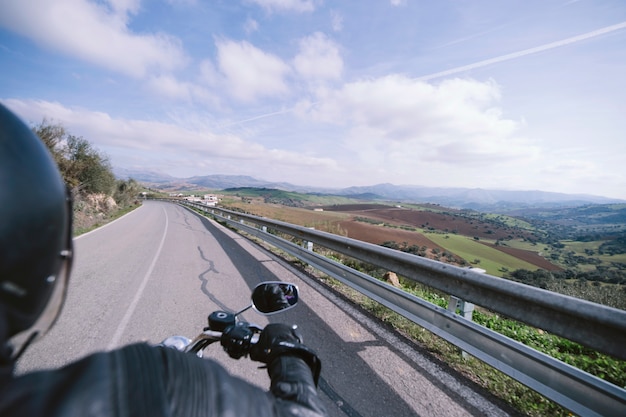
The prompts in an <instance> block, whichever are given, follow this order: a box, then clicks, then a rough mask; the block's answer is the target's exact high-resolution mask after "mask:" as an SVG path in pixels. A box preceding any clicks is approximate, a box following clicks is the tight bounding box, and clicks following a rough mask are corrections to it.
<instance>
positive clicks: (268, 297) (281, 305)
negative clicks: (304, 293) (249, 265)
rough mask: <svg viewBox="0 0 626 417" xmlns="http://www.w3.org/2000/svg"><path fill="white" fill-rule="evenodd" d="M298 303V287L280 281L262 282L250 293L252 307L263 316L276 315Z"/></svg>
mask: <svg viewBox="0 0 626 417" xmlns="http://www.w3.org/2000/svg"><path fill="white" fill-rule="evenodd" d="M297 302H298V287H297V286H296V285H294V284H290V283H288V282H281V281H269V282H262V283H261V284H259V285H257V286H256V287H255V288H254V291H252V306H253V307H254V309H255V310H256V311H258V312H259V313H263V314H272V313H278V312H280V311H284V310H287V309H290V308H292V307H293V306H295V305H296V303H297Z"/></svg>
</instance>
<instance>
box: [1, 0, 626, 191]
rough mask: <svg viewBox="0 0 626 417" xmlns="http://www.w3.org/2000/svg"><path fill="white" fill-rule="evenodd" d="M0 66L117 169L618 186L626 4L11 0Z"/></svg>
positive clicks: (34, 113)
mask: <svg viewBox="0 0 626 417" xmlns="http://www.w3.org/2000/svg"><path fill="white" fill-rule="evenodd" d="M0 69H1V71H0V101H1V102H2V103H4V104H5V105H6V106H8V107H9V108H11V109H13V110H14V111H15V112H16V113H17V114H19V115H20V116H21V117H22V118H23V119H24V120H25V121H27V122H28V123H31V124H34V123H39V122H41V121H42V120H43V118H46V119H48V120H50V121H53V122H55V123H61V124H62V125H64V126H65V127H66V128H67V130H68V131H69V132H70V133H72V134H74V135H77V136H83V137H84V138H85V139H87V140H89V141H90V142H91V143H92V144H93V145H94V146H95V147H97V148H98V149H99V150H100V151H102V152H103V153H104V154H106V155H108V157H109V159H110V162H111V164H112V165H113V166H114V167H119V168H126V169H139V170H149V171H156V172H160V173H165V174H169V175H172V176H176V177H190V176H195V175H210V174H233V175H251V176H254V177H256V178H259V179H265V180H271V181H286V182H291V183H294V184H299V185H313V186H331V187H344V186H351V185H373V184H378V183H385V182H389V183H393V184H414V185H424V186H444V187H471V188H488V189H508V190H545V191H556V192H565V193H581V194H595V195H603V196H608V197H615V198H622V199H626V76H625V74H626V2H624V1H623V0H604V1H600V0H595V1H593V0H519V1H518V0H491V1H486V0H473V1H470V0H438V1H436V2H435V1H430V0H413V1H412V0H378V1H374V0H362V1H356V0H355V1H347V0H346V1H329V0H242V1H235V0H215V1H210V0H151V1H147V0H143V1H141V0H100V1H89V0H55V1H48V0H4V1H3V2H2V4H1V5H0Z"/></svg>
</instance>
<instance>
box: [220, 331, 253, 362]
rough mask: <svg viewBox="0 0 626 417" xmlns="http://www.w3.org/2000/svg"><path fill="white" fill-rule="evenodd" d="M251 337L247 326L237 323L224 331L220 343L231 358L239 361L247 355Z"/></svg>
mask: <svg viewBox="0 0 626 417" xmlns="http://www.w3.org/2000/svg"><path fill="white" fill-rule="evenodd" d="M252 335H253V333H252V330H250V328H249V327H248V326H247V323H243V322H239V323H237V324H236V325H234V326H228V327H227V328H226V329H225V330H224V332H223V333H222V337H221V339H220V343H221V344H222V346H223V347H224V350H225V351H226V352H227V353H228V355H229V356H230V357H231V358H234V359H239V358H241V357H242V356H245V355H247V354H248V351H249V350H250V341H251V340H252ZM250 357H252V355H250Z"/></svg>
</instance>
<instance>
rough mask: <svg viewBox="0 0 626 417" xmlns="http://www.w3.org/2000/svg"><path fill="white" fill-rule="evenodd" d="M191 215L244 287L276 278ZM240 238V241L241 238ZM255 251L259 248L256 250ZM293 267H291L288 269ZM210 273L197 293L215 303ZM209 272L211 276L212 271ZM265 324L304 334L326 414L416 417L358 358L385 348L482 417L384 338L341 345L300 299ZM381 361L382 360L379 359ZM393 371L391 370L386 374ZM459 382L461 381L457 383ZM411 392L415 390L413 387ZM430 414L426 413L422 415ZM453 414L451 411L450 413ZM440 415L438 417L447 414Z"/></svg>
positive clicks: (204, 221)
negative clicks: (317, 368)
mask: <svg viewBox="0 0 626 417" xmlns="http://www.w3.org/2000/svg"><path fill="white" fill-rule="evenodd" d="M194 214H195V215H197V216H198V217H199V218H200V219H201V221H202V224H203V225H204V227H205V228H206V230H207V231H208V232H209V233H211V234H212V235H213V237H214V238H215V239H216V240H217V242H218V243H219V244H220V246H221V247H222V248H223V250H224V252H225V253H226V254H227V255H228V256H229V258H230V259H231V260H232V262H233V264H234V265H235V266H236V268H237V269H238V271H239V273H240V274H241V276H242V277H243V278H244V280H245V282H246V283H247V285H248V286H249V288H250V290H251V291H252V288H254V287H255V286H256V285H257V284H259V283H260V282H263V281H274V280H281V279H280V278H279V277H277V276H276V275H275V274H274V273H273V272H271V271H270V270H269V269H268V268H266V267H265V265H264V263H263V262H259V261H258V260H257V259H256V258H255V257H254V256H252V255H251V254H250V253H248V252H247V251H246V250H245V249H244V248H242V247H241V246H240V245H239V244H237V242H235V241H234V240H233V239H232V237H231V236H229V235H228V234H226V233H225V232H224V231H223V230H221V229H220V228H219V227H217V226H216V225H215V224H214V223H213V222H212V221H210V220H208V219H207V218H205V217H203V216H200V215H199V214H197V213H194ZM242 238H243V237H242ZM198 250H199V252H200V256H202V257H203V259H204V260H206V261H207V262H209V263H210V265H211V268H212V267H213V266H212V263H211V260H210V259H208V257H207V256H206V254H204V253H202V250H201V249H200V248H198ZM261 250H264V249H262V248H261ZM268 256H269V257H270V258H272V259H277V257H276V256H275V255H274V254H271V253H269V252H268ZM292 269H293V268H292ZM209 271H211V269H209V270H207V271H205V272H204V273H203V274H201V276H200V277H199V278H200V280H201V281H202V291H203V292H204V293H205V294H206V295H207V296H208V297H209V298H211V300H212V301H214V302H215V303H217V304H218V305H220V303H219V300H216V299H215V297H214V296H213V295H212V294H211V292H210V289H209V287H208V283H207V280H206V279H204V277H203V276H202V275H204V274H206V273H207V272H209ZM213 272H215V271H214V270H213ZM269 319H270V322H283V323H297V324H299V326H300V328H301V330H302V333H303V334H304V335H305V338H306V344H307V346H309V347H311V348H312V349H314V350H315V351H316V352H318V354H319V355H320V357H321V360H322V364H323V368H322V378H321V380H320V384H319V388H320V390H321V391H322V392H323V393H324V394H325V395H326V396H327V397H328V400H329V402H330V403H332V404H334V406H335V409H334V410H329V412H330V415H333V416H340V415H347V416H350V417H360V416H389V415H398V416H416V415H418V414H416V412H415V410H414V408H413V407H411V406H410V405H409V404H408V403H407V402H406V401H405V400H404V399H403V398H402V397H401V396H400V395H399V394H398V392H397V391H396V390H395V389H394V387H392V386H391V385H390V384H388V383H387V382H386V381H385V380H383V379H382V378H381V377H380V376H379V374H378V373H376V372H375V371H374V370H373V369H372V367H371V366H370V364H369V363H368V362H367V361H365V360H364V359H363V358H362V357H361V356H360V355H359V353H360V352H364V351H365V350H366V349H368V348H376V347H385V348H387V349H390V350H391V351H393V352H394V353H395V354H397V355H398V356H400V357H401V358H402V359H403V360H404V361H405V363H406V364H407V365H408V366H410V367H411V368H412V370H404V371H406V372H418V373H420V374H421V375H423V376H424V377H425V378H427V379H428V380H429V382H430V384H432V385H434V386H436V387H437V388H438V389H439V390H440V391H442V392H443V393H445V395H442V397H444V398H442V400H443V401H449V402H452V403H455V405H456V407H455V408H457V409H458V408H461V409H462V410H464V412H465V413H464V414H465V415H474V416H482V415H484V412H483V411H481V410H479V409H477V408H476V407H474V406H473V405H472V404H470V403H469V402H468V401H466V400H465V399H464V398H462V397H461V396H460V395H458V394H457V393H456V392H455V391H454V390H452V389H450V388H449V387H447V386H445V384H443V383H441V382H440V381H438V380H436V379H435V378H433V375H432V374H431V373H430V372H429V371H428V370H426V369H423V368H422V367H420V366H419V365H418V364H416V363H415V361H413V360H411V359H410V358H408V357H407V356H406V355H405V354H403V353H402V352H401V351H400V350H398V349H396V348H395V347H393V346H391V345H390V344H389V343H388V342H387V341H386V340H385V339H383V338H381V337H380V336H378V335H376V334H374V333H373V335H374V337H375V340H370V341H366V342H346V341H344V340H343V339H342V338H341V337H340V336H339V335H337V334H336V332H335V331H334V330H333V328H332V327H330V326H329V325H328V324H327V323H325V322H324V321H323V320H322V319H321V318H320V317H319V316H318V314H317V313H316V311H315V310H314V309H312V308H310V307H309V305H307V302H306V300H301V303H300V304H299V306H298V307H297V308H295V309H292V310H289V311H287V312H285V313H284V314H281V315H280V316H278V317H276V316H270V317H269ZM381 360H383V361H384V358H381ZM389 372H393V370H389ZM462 383H465V382H462ZM415 389H416V391H418V390H419V387H415ZM414 395H415V397H416V398H419V396H420V392H415V394H414ZM441 406H442V404H438V405H436V406H434V407H433V408H434V409H437V408H441ZM428 414H430V415H432V414H431V413H428ZM452 414H454V413H452ZM452 414H448V413H445V414H442V415H452Z"/></svg>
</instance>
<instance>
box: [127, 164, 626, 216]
mask: <svg viewBox="0 0 626 417" xmlns="http://www.w3.org/2000/svg"><path fill="white" fill-rule="evenodd" d="M115 175H116V176H117V177H118V178H122V179H127V178H133V179H135V180H136V181H138V182H140V183H142V184H144V185H146V186H148V187H151V188H155V189H159V190H163V191H205V190H216V191H217V190H227V189H229V188H243V187H248V188H273V189H280V190H284V191H291V192H299V193H308V194H328V195H338V196H345V197H353V198H359V199H362V200H385V201H397V202H415V203H432V204H440V205H442V206H446V207H455V208H466V209H474V210H482V211H506V210H513V209H519V208H530V207H544V208H548V207H565V206H570V207H572V206H581V205H587V204H615V203H626V200H618V199H613V198H607V197H601V196H594V195H586V194H565V193H555V192H548V191H538V190H528V191H512V190H491V189H482V188H445V187H426V186H418V185H394V184H376V185H371V186H358V187H357V186H354V187H347V188H323V187H309V186H300V185H294V184H290V183H287V182H271V181H265V180H261V179H257V178H254V177H250V176H244V175H206V176H197V177H190V178H175V177H172V176H169V175H163V174H159V173H155V172H147V171H130V170H123V169H116V170H115Z"/></svg>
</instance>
